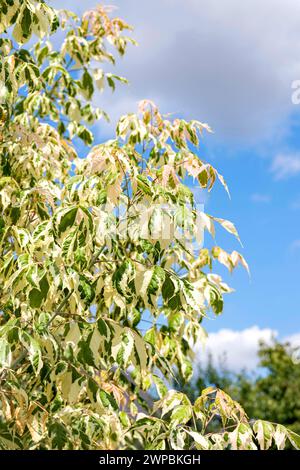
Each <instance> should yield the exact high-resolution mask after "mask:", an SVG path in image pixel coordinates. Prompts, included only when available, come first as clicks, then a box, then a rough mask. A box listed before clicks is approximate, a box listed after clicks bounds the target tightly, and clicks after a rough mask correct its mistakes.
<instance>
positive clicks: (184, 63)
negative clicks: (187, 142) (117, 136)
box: [51, 0, 300, 144]
mask: <svg viewBox="0 0 300 470" xmlns="http://www.w3.org/2000/svg"><path fill="white" fill-rule="evenodd" d="M98 2H99V0H86V1H84V2H74V0H52V1H51V3H52V4H53V5H55V6H57V7H64V8H71V9H73V8H74V9H76V10H77V11H78V10H81V11H82V10H83V9H86V8H91V7H93V6H95V5H96V4H97V3H98ZM108 3H114V4H115V5H117V6H119V7H120V8H119V11H118V12H117V14H118V15H120V16H121V17H124V18H125V19H126V20H127V21H128V22H129V23H131V24H133V25H134V26H135V31H134V37H135V38H136V39H137V41H138V42H139V45H140V46H139V47H138V48H133V47H131V48H129V50H128V54H126V57H125V59H124V60H121V61H118V63H117V66H116V73H120V75H124V76H126V77H127V78H128V79H129V80H130V82H131V84H132V86H131V87H118V90H117V91H116V95H115V100H114V102H113V103H114V106H117V108H118V114H123V113H124V112H128V111H129V110H130V109H131V108H134V110H135V104H133V105H128V103H129V102H132V103H136V101H138V100H140V99H142V98H151V99H153V100H154V101H156V102H157V104H158V105H159V106H160V107H161V108H162V110H163V111H164V112H169V111H174V112H176V113H179V114H180V115H184V117H186V118H188V119H189V118H195V119H200V120H204V121H205V122H208V123H209V124H210V125H211V126H212V128H213V129H214V130H215V132H216V138H220V139H222V140H227V139H229V140H230V143H231V144H232V143H236V142H237V141H238V140H242V141H243V142H246V143H248V142H252V143H255V144H256V143H257V142H258V141H259V140H261V139H265V138H266V137H273V136H274V135H276V136H277V135H278V130H279V126H280V129H281V128H282V121H285V119H287V118H288V117H289V115H290V113H291V112H293V111H294V110H295V105H293V104H292V101H291V92H292V90H291V89H290V86H289V84H291V83H292V81H293V80H295V79H297V78H299V72H300V66H299V47H300V31H299V16H300V2H297V0H285V1H284V2H283V1H282V0H264V1H263V2H262V1H261V0H244V1H243V2H238V1H237V0H226V1H223V2H222V1H219V0H210V1H209V2H208V1H206V0H152V1H149V2H146V1H144V2H143V1H141V0H126V1H124V0H110V1H109V2H108ZM237 18H238V22H237V20H236V19H237ZM266 18H268V21H266ZM282 18H285V21H282ZM216 25H218V27H216ZM279 29H280V34H278V30H279ZM228 63H230V64H231V66H230V67H228ZM124 97H126V99H125V100H124ZM102 100H103V96H102V97H100V96H99V97H98V103H96V104H99V106H100V107H101V106H102V103H103V102H102ZM110 103H111V102H110ZM105 104H106V103H104V104H103V107H104V109H105V108H106V109H108V107H107V106H106V107H105Z"/></svg>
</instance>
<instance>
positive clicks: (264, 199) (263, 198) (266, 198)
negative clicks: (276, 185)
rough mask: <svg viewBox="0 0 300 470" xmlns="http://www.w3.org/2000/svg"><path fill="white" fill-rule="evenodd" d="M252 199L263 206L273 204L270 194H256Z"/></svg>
mask: <svg viewBox="0 0 300 470" xmlns="http://www.w3.org/2000/svg"><path fill="white" fill-rule="evenodd" d="M250 199H251V201H252V202H257V203H263V204H267V203H268V202H271V196H270V195H269V194H260V193H254V194H251V198H250Z"/></svg>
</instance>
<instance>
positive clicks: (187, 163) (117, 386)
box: [0, 0, 300, 449]
mask: <svg viewBox="0 0 300 470" xmlns="http://www.w3.org/2000/svg"><path fill="white" fill-rule="evenodd" d="M130 29H131V28H130V26H129V25H128V24H127V23H126V22H124V21H123V20H122V19H120V18H116V17H112V16H111V15H110V12H109V11H108V10H107V9H105V8H104V7H101V6H100V7H98V8H96V9H94V10H92V11H88V12H86V13H85V14H84V15H83V17H82V18H79V17H77V16H76V15H75V14H74V13H72V12H69V11H65V10H61V11H57V10H55V9H53V8H51V7H50V6H49V5H48V4H47V3H46V2H44V1H38V0H18V1H15V0H4V1H2V2H1V5H0V34H1V39H0V52H1V64H0V77H1V78H0V80H1V82H0V95H1V107H0V146H1V164H0V259H1V264H0V304H1V305H0V311H1V315H0V381H1V388H0V400H1V410H0V447H1V448H2V449H138V448H144V449H192V448H196V449H229V448H232V449H256V448H261V449H267V448H269V447H270V446H272V445H275V446H276V447H277V448H280V449H281V448H284V446H285V442H286V441H289V442H291V443H292V444H293V445H294V446H295V447H298V446H299V445H300V440H299V437H298V436H297V435H296V434H294V433H293V432H292V431H290V430H288V429H286V428H284V427H283V426H282V425H280V424H278V425H275V424H271V423H268V422H266V421H262V420H257V421H255V422H254V423H253V422H252V421H251V422H250V421H249V420H248V417H247V415H246V413H245V411H244V410H243V408H242V407H241V406H240V405H239V404H238V403H237V402H235V401H233V400H232V399H231V398H230V396H229V395H228V394H226V393H225V392H223V391H221V390H220V389H215V388H212V387H209V388H206V389H204V390H202V391H201V394H200V396H199V397H198V398H197V399H196V400H195V401H194V402H191V401H190V400H189V398H188V397H187V396H186V395H185V394H184V393H182V392H180V391H176V390H172V389H169V388H168V387H169V382H170V379H171V378H172V377H173V376H174V374H175V371H178V373H179V374H180V376H181V377H182V378H184V380H189V379H190V378H191V376H192V361H193V346H194V344H195V343H197V342H199V341H201V340H202V339H203V338H204V337H205V331H204V329H203V326H202V319H203V318H204V317H205V316H206V315H207V312H208V311H209V312H213V313H214V314H215V315H219V314H220V313H221V312H222V308H223V296H224V294H225V293H229V292H230V291H231V289H230V288H229V287H228V286H227V285H226V284H225V283H224V282H223V281H222V279H221V277H220V276H219V275H218V274H215V273H214V272H213V269H214V266H215V262H217V261H218V262H220V263H222V264H224V265H225V266H227V268H228V269H229V270H230V271H231V270H233V269H234V268H235V267H236V266H237V265H238V264H239V263H240V264H242V265H243V266H244V267H246V268H247V264H246V261H245V260H244V258H243V257H242V255H241V254H240V253H238V252H237V251H233V252H232V253H227V252H226V251H225V250H223V249H222V248H221V247H218V246H214V247H213V248H212V249H211V250H209V249H206V248H203V247H201V248H200V249H199V245H200V246H201V244H202V239H203V237H202V232H203V230H204V229H205V230H206V231H208V232H209V233H210V234H211V235H212V236H214V233H215V225H216V224H219V225H220V226H221V227H223V228H224V229H225V230H227V231H228V232H229V233H231V234H233V235H234V236H236V237H237V238H238V233H237V231H236V228H235V226H234V225H233V224H232V223H231V222H229V221H227V220H224V219H222V218H220V217H213V216H212V215H208V214H206V213H204V212H203V211H199V210H198V209H197V207H196V203H195V200H194V196H193V192H192V191H191V190H190V188H189V184H188V181H189V178H193V179H194V181H197V183H198V185H199V187H200V188H202V189H204V190H208V191H210V190H212V189H213V186H214V184H215V182H216V180H218V181H220V183H221V184H222V185H223V186H224V187H225V189H226V190H227V186H226V183H225V181H224V178H223V177H222V175H220V174H219V173H218V172H217V170H216V169H215V168H214V167H213V166H212V165H211V164H210V163H208V162H205V161H204V160H203V159H201V158H199V144H200V142H201V139H202V135H203V133H205V132H209V131H210V129H209V127H208V125H207V124H204V123H201V122H199V121H196V120H193V121H190V122H187V121H185V120H183V119H179V118H175V119H173V120H170V119H168V118H167V117H166V116H164V115H162V114H161V113H160V111H159V110H158V108H157V107H156V106H155V104H154V103H152V102H151V101H143V102H142V103H140V106H139V110H138V112H137V114H129V115H126V116H122V117H121V118H120V120H119V122H118V125H117V128H116V132H115V135H114V137H113V138H112V139H111V140H109V141H107V142H104V143H103V142H102V143H97V142H94V141H95V137H96V136H94V135H93V132H92V129H91V126H92V124H93V123H98V121H99V120H100V119H101V118H105V117H107V115H106V113H105V110H101V109H98V108H95V107H94V106H93V103H94V101H92V100H93V98H94V97H95V94H96V90H97V89H98V90H100V91H102V90H103V89H104V88H107V87H109V88H111V89H112V90H114V88H115V86H116V83H117V82H124V81H126V80H125V79H124V78H122V77H118V76H116V75H114V74H113V73H111V72H107V67H108V65H107V64H111V65H112V66H113V64H114V63H115V60H116V58H115V56H117V55H123V54H124V53H125V51H126V48H127V46H128V45H129V44H130V43H134V41H133V40H132V39H131V37H128V36H127V35H126V34H129V33H130ZM104 64H105V66H104ZM97 93H98V92H97ZM97 96H98V95H97ZM79 141H82V142H83V143H84V144H85V145H87V146H91V145H92V144H95V143H96V144H97V145H95V146H93V147H92V148H91V149H90V151H89V153H88V156H87V157H86V158H80V157H82V156H83V155H81V154H80V150H79V149H80V148H81V146H79V145H78V142H79ZM153 388H155V389H156V391H157V394H158V399H157V401H156V402H155V403H154V404H153V403H152V401H151V400H150V401H149V399H148V392H149V391H150V390H153ZM214 416H220V417H221V420H222V429H221V430H219V431H218V432H215V433H214V432H213V433H210V432H208V425H209V423H210V421H211V420H212V419H213V417H214Z"/></svg>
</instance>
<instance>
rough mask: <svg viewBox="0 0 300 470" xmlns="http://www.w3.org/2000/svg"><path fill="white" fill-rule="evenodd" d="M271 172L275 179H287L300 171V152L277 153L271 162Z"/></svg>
mask: <svg viewBox="0 0 300 470" xmlns="http://www.w3.org/2000/svg"><path fill="white" fill-rule="evenodd" d="M271 172H272V173H273V174H274V177H275V179H276V180H282V179H287V178H290V177H292V176H295V175H298V174H299V173H300V154H299V153H294V154H279V155H277V156H276V157H275V158H274V160H273V163H272V166H271Z"/></svg>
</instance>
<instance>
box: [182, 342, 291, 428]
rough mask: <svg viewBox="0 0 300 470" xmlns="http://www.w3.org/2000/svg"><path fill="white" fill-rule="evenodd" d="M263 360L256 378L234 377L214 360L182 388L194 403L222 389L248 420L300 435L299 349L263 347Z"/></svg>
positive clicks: (261, 348)
mask: <svg viewBox="0 0 300 470" xmlns="http://www.w3.org/2000/svg"><path fill="white" fill-rule="evenodd" d="M259 358H260V361H259V364H258V370H257V371H256V372H255V374H250V373H249V372H247V371H241V372H240V373H232V372H230V371H229V370H228V368H226V367H225V364H223V365H222V364H221V367H216V366H214V364H213V362H212V360H210V361H209V362H208V365H207V367H205V368H204V369H200V370H199V371H198V372H197V378H196V379H194V380H193V381H192V382H190V383H189V384H182V387H181V389H184V391H185V393H187V395H188V396H189V398H190V399H194V398H195V397H197V396H198V394H199V391H201V390H202V389H203V388H205V387H208V386H215V387H220V388H222V389H223V390H224V391H226V393H228V394H229V395H230V396H231V397H233V398H234V399H235V400H237V401H238V402H239V403H240V404H241V405H242V406H243V408H244V409H245V411H246V412H247V414H248V416H251V417H253V418H258V417H260V418H262V419H264V420H268V421H272V422H274V421H275V422H279V423H281V424H283V425H285V426H288V428H289V429H291V430H293V431H294V432H297V433H299V432H300V408H299V390H300V365H299V362H298V359H299V348H297V347H292V346H291V345H290V344H289V343H285V344H281V343H278V342H274V344H271V345H267V344H264V343H261V345H260V348H259Z"/></svg>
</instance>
